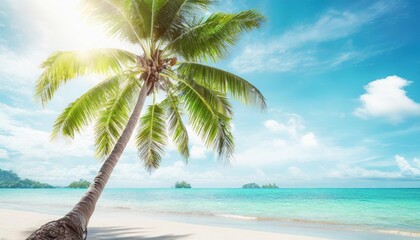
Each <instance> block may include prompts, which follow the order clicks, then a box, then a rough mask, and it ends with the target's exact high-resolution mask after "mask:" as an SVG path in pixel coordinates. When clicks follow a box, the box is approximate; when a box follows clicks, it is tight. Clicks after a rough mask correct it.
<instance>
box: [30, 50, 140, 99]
mask: <svg viewBox="0 0 420 240" xmlns="http://www.w3.org/2000/svg"><path fill="white" fill-rule="evenodd" d="M135 62H136V55H135V54H132V53H130V52H127V51H123V50H120V49H94V50H87V51H64V52H62V51H60V52H55V53H53V54H52V55H51V56H50V57H48V58H47V60H45V61H44V62H43V63H42V65H41V67H42V68H43V69H44V72H43V73H42V74H41V76H40V77H39V79H38V81H37V82H36V93H35V100H36V101H41V102H42V104H43V105H45V104H46V103H47V102H48V101H49V100H51V99H52V97H53V96H54V93H55V92H56V90H57V89H58V88H59V87H60V86H61V85H62V84H64V83H66V82H67V81H68V80H70V79H74V78H76V77H78V76H83V75H86V74H103V75H111V74H118V73H120V72H121V71H122V70H123V69H124V68H125V67H126V66H129V65H132V64H133V63H135Z"/></svg>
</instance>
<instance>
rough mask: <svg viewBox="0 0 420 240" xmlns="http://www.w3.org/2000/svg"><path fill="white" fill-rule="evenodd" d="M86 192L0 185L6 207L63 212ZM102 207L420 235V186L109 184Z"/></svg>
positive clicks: (278, 227)
mask: <svg viewBox="0 0 420 240" xmlns="http://www.w3.org/2000/svg"><path fill="white" fill-rule="evenodd" d="M84 192H85V190H84V189H65V188H57V189H0V207H1V208H9V209H19V210H29V211H37V212H45V213H56V214H64V213H66V212H67V211H68V210H70V209H71V207H72V206H73V205H74V204H75V203H76V202H77V201H78V200H79V198H80V197H81V196H82V195H83V194H84ZM98 209H113V210H114V211H116V212H122V213H124V212H130V213H131V214H133V213H134V214H143V215H150V216H154V217H162V218H167V219H175V220H178V221H186V222H193V223H199V224H200V223H202V224H207V225H208V224H210V225H223V226H226V225H228V226H231V227H240V228H242V227H243V228H248V229H256V230H264V231H281V232H285V231H286V232H291V233H299V232H301V231H308V232H311V235H320V236H323V235H325V234H327V235H328V233H327V232H329V234H330V235H331V234H334V231H344V232H347V233H349V234H347V235H346V234H344V235H343V236H344V237H343V238H342V239H417V238H419V239H420V189H106V190H105V191H104V193H103V194H102V197H101V199H100V200H99V203H98ZM320 229H321V230H320ZM324 230H325V231H324ZM323 231H324V232H323ZM361 233H366V234H367V235H366V234H364V235H363V234H361ZM368 233H372V234H373V233H374V234H379V235H369V234H368ZM382 234H383V235H382ZM345 236H347V238H346V237H345ZM355 236H356V237H355ZM357 236H359V237H357ZM369 236H371V237H369ZM372 236H376V237H372ZM381 236H387V238H385V237H381Z"/></svg>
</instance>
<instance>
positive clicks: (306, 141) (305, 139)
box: [300, 132, 318, 147]
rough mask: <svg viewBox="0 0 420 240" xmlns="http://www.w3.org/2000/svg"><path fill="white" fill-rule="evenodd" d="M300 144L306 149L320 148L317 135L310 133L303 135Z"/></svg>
mask: <svg viewBox="0 0 420 240" xmlns="http://www.w3.org/2000/svg"><path fill="white" fill-rule="evenodd" d="M300 143H301V144H302V146H304V147H316V146H318V140H317V139H316V137H315V134H314V133H312V132H310V133H307V134H305V135H303V136H302V137H301V139H300Z"/></svg>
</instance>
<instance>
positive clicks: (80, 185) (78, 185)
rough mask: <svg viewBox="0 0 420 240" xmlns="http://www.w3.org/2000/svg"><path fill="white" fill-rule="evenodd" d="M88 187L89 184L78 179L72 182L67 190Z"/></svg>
mask: <svg viewBox="0 0 420 240" xmlns="http://www.w3.org/2000/svg"><path fill="white" fill-rule="evenodd" d="M89 186H90V182H89V181H86V180H84V179H80V180H79V181H74V182H72V183H70V184H69V185H68V186H67V187H68V188H88V187H89Z"/></svg>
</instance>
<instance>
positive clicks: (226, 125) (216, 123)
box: [178, 80, 234, 160]
mask: <svg viewBox="0 0 420 240" xmlns="http://www.w3.org/2000/svg"><path fill="white" fill-rule="evenodd" d="M178 91H179V93H180V98H181V100H182V103H183V104H184V106H185V108H186V110H187V114H188V119H189V124H190V125H191V127H192V128H193V130H194V131H195V132H196V133H197V134H198V135H199V136H200V137H201V138H202V139H203V142H204V143H205V145H206V146H207V147H212V148H213V149H214V150H215V151H216V152H217V153H218V156H219V158H223V159H227V160H228V159H230V157H231V156H232V155H233V151H234V143H233V135H232V133H231V125H230V119H231V117H230V116H229V115H225V114H224V113H223V112H221V111H220V107H218V104H216V103H215V102H216V100H215V99H214V94H213V93H214V91H212V90H210V89H207V88H205V87H203V86H200V85H198V84H194V83H193V82H192V81H184V80H181V81H179V82H178ZM225 113H229V112H228V111H225Z"/></svg>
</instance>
